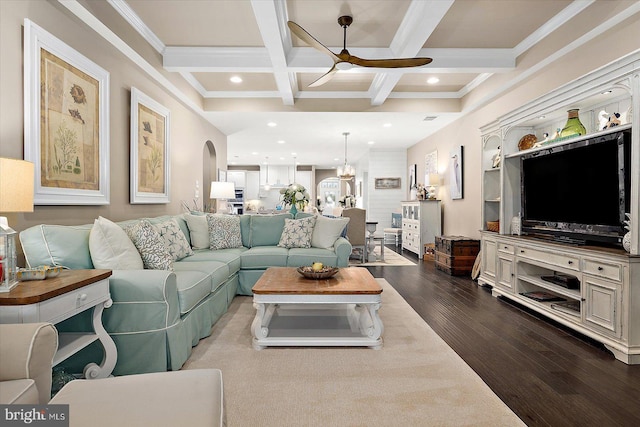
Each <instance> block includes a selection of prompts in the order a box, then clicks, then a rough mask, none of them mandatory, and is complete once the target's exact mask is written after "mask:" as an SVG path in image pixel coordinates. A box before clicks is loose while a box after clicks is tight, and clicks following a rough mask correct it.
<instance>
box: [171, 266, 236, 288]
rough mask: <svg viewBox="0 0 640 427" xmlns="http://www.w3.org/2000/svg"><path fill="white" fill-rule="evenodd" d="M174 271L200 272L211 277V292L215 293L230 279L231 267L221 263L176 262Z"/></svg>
mask: <svg viewBox="0 0 640 427" xmlns="http://www.w3.org/2000/svg"><path fill="white" fill-rule="evenodd" d="M173 269H174V271H199V272H201V273H205V274H207V275H209V278H210V280H211V286H210V287H209V291H210V292H214V291H215V290H216V289H218V288H219V287H220V285H222V284H223V283H224V282H226V281H227V280H228V279H229V276H230V275H229V267H228V266H227V264H225V263H223V262H220V261H195V262H176V263H174V264H173Z"/></svg>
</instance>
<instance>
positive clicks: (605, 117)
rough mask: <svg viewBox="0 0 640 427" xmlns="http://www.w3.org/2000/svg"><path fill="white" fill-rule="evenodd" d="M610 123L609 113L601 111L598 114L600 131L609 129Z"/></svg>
mask: <svg viewBox="0 0 640 427" xmlns="http://www.w3.org/2000/svg"><path fill="white" fill-rule="evenodd" d="M608 122H609V113H607V112H606V110H600V112H599V113H598V129H600V130H604V129H606V128H607V123H608Z"/></svg>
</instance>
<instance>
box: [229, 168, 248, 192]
mask: <svg viewBox="0 0 640 427" xmlns="http://www.w3.org/2000/svg"><path fill="white" fill-rule="evenodd" d="M227 182H233V183H234V184H235V186H236V188H245V187H246V186H247V171H241V170H230V171H227Z"/></svg>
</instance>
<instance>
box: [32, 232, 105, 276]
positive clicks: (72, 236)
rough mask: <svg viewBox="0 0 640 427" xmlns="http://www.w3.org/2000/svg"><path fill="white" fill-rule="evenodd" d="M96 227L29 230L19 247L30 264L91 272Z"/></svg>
mask: <svg viewBox="0 0 640 427" xmlns="http://www.w3.org/2000/svg"><path fill="white" fill-rule="evenodd" d="M92 226H93V224H87V225H81V226H68V225H45V224H40V225H36V226H34V227H30V228H28V229H26V230H24V231H22V232H21V233H20V243H21V244H22V248H23V250H24V255H25V258H26V260H27V263H28V265H29V266H31V267H35V266H38V265H61V266H64V267H67V268H72V269H91V268H94V267H93V262H92V261H91V255H90V253H89V233H91V227H92Z"/></svg>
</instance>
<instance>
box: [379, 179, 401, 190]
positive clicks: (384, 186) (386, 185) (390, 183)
mask: <svg viewBox="0 0 640 427" xmlns="http://www.w3.org/2000/svg"><path fill="white" fill-rule="evenodd" d="M374 183H375V188H376V190H393V189H397V188H400V178H375V179H374Z"/></svg>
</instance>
